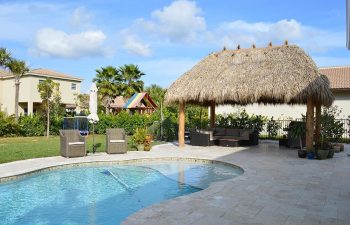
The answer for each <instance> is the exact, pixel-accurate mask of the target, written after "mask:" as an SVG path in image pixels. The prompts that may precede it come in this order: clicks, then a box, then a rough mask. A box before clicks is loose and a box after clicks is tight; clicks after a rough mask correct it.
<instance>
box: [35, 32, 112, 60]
mask: <svg viewBox="0 0 350 225" xmlns="http://www.w3.org/2000/svg"><path fill="white" fill-rule="evenodd" d="M105 39H106V35H105V34H104V33H103V32H102V31H100V30H91V31H86V32H81V33H76V34H67V33H65V32H64V31H61V30H55V29H51V28H44V29H41V30H39V31H38V32H37V35H36V49H35V52H37V53H38V54H39V55H44V56H53V57H62V58H78V57H83V56H101V55H105V54H106V53H107V52H106V49H105V48H104V41H105Z"/></svg>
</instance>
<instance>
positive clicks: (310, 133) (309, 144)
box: [306, 98, 314, 151]
mask: <svg viewBox="0 0 350 225" xmlns="http://www.w3.org/2000/svg"><path fill="white" fill-rule="evenodd" d="M313 142H314V102H313V100H312V98H308V99H307V109H306V150H308V151H311V150H313V147H314V146H313V145H314V144H313Z"/></svg>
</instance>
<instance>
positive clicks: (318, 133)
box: [315, 102, 321, 146]
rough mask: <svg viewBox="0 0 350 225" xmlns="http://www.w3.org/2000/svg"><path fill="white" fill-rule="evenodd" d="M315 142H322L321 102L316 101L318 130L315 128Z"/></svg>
mask: <svg viewBox="0 0 350 225" xmlns="http://www.w3.org/2000/svg"><path fill="white" fill-rule="evenodd" d="M315 144H316V146H320V144H321V103H319V102H316V130H315Z"/></svg>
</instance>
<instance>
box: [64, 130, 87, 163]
mask: <svg viewBox="0 0 350 225" xmlns="http://www.w3.org/2000/svg"><path fill="white" fill-rule="evenodd" d="M60 148H61V156H63V157H69V158H70V157H81V156H86V139H85V137H84V136H81V134H80V132H79V130H60Z"/></svg>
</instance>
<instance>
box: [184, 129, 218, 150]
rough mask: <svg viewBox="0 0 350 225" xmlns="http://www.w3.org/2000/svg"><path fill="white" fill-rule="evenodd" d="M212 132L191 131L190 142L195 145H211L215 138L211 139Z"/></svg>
mask: <svg viewBox="0 0 350 225" xmlns="http://www.w3.org/2000/svg"><path fill="white" fill-rule="evenodd" d="M210 132H211V131H208V132H203V133H201V132H199V131H197V130H191V131H190V144H191V145H193V146H211V145H214V140H210Z"/></svg>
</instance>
